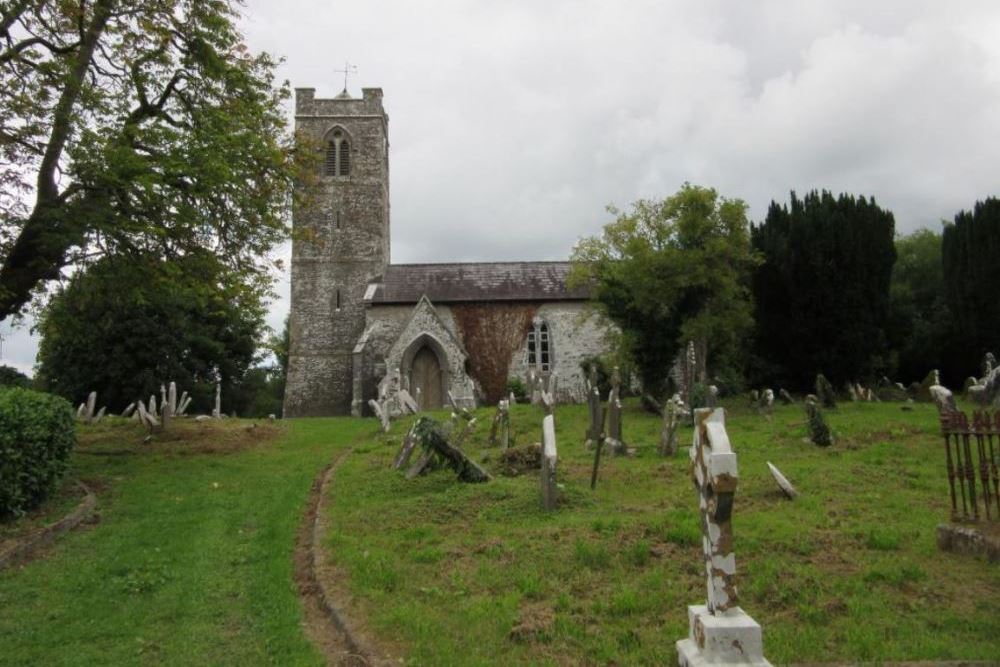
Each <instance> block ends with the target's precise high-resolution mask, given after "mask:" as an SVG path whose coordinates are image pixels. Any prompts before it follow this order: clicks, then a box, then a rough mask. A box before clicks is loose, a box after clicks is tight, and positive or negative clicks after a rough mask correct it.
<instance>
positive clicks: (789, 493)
mask: <svg viewBox="0 0 1000 667" xmlns="http://www.w3.org/2000/svg"><path fill="white" fill-rule="evenodd" d="M767 469H768V470H770V471H771V477H773V478H774V481H775V482H776V483H777V484H778V488H779V489H781V492H782V493H784V494H785V497H787V498H788V499H789V500H795V496H797V495H799V492H798V491H796V490H795V487H794V486H792V483H791V482H789V481H788V478H786V477H785V476H784V475H782V474H781V471H780V470H778V468H777V466H775V465H774V464H773V463H771V462H770V461H768V462H767Z"/></svg>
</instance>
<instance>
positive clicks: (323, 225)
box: [284, 88, 607, 417]
mask: <svg viewBox="0 0 1000 667" xmlns="http://www.w3.org/2000/svg"><path fill="white" fill-rule="evenodd" d="M388 126H389V117H388V116H387V115H386V113H385V110H384V109H383V107H382V90H381V89H379V88H365V89H363V91H362V97H361V98H360V99H358V98H353V97H351V96H350V95H349V94H348V93H347V91H346V90H345V91H344V92H343V93H341V94H340V95H338V96H336V97H335V98H333V99H317V98H316V97H315V90H314V89H312V88H299V89H296V91H295V128H296V131H297V132H298V133H300V134H301V135H304V136H306V137H308V138H310V139H311V140H312V141H313V142H315V145H316V146H317V150H319V151H322V155H321V158H322V159H320V160H319V161H318V162H319V164H318V169H319V170H320V173H319V174H318V177H317V179H316V180H317V181H318V183H315V184H311V185H310V188H309V191H308V192H306V191H305V190H302V191H300V192H297V193H296V194H297V195H300V196H297V197H296V203H295V205H294V209H293V213H292V224H293V228H294V231H295V236H294V240H293V242H292V265H291V313H290V322H289V326H290V338H291V340H290V350H289V360H288V378H287V384H286V388H285V406H284V407H285V411H284V414H285V416H286V417H301V416H321V415H347V414H354V415H362V414H366V411H367V404H368V400H369V399H372V398H376V397H377V396H380V395H391V394H392V392H394V391H397V390H398V389H399V388H406V389H408V390H409V392H410V394H411V395H412V396H414V397H415V399H416V400H417V402H418V403H419V404H420V407H421V409H435V408H440V407H443V406H445V405H447V401H448V399H447V397H448V394H449V393H450V394H451V395H452V396H453V397H454V399H455V401H456V402H457V403H459V404H460V405H462V406H463V407H475V406H477V405H482V404H486V403H495V402H496V401H497V400H499V399H500V398H502V397H504V396H506V393H507V383H508V380H509V379H511V378H517V379H520V380H521V381H522V382H523V383H524V384H525V385H526V387H528V389H529V390H530V389H531V387H532V386H535V387H537V386H541V387H544V388H546V389H547V390H549V391H552V392H553V393H554V395H555V398H556V400H557V401H561V402H571V401H582V400H584V398H585V393H586V389H585V380H584V375H585V374H584V372H583V369H582V368H581V362H583V361H584V360H585V359H587V358H590V357H593V356H597V355H600V354H602V353H603V352H604V351H605V350H606V349H607V344H606V342H605V329H604V327H603V325H601V324H600V323H599V321H598V319H597V317H596V316H595V315H593V314H592V313H590V312H589V311H588V309H587V308H586V301H587V297H588V295H587V292H586V290H585V289H579V288H577V289H570V288H569V287H568V286H567V283H566V279H567V276H568V273H569V262H476V263H458V262H456V263H444V264H390V263H389V258H390V254H389V249H390V224H389V210H390V206H389V135H388Z"/></svg>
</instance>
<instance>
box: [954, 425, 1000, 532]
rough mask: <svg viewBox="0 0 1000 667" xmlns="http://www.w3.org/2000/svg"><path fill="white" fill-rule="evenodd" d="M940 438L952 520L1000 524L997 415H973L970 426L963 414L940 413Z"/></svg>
mask: <svg viewBox="0 0 1000 667" xmlns="http://www.w3.org/2000/svg"><path fill="white" fill-rule="evenodd" d="M941 434H942V435H943V436H944V451H945V456H946V459H947V463H948V484H949V485H950V487H951V515H952V518H953V519H962V520H966V521H968V520H973V521H978V520H980V519H981V518H985V519H986V520H988V521H1000V474H998V464H1000V411H998V412H996V413H994V414H992V415H991V414H990V413H989V412H986V411H975V412H973V413H972V421H971V422H970V421H969V417H968V415H967V414H965V413H964V412H961V411H957V410H955V411H950V410H946V411H944V412H942V413H941ZM977 474H978V477H979V485H978V486H979V488H978V490H977V488H976V487H977V484H976V476H977ZM956 481H957V483H958V493H957V494H956V492H955V486H956ZM959 501H961V505H962V506H961V511H959ZM980 505H982V508H983V515H980Z"/></svg>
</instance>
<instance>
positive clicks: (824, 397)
mask: <svg viewBox="0 0 1000 667" xmlns="http://www.w3.org/2000/svg"><path fill="white" fill-rule="evenodd" d="M816 395H817V396H818V397H819V400H820V402H821V403H822V404H823V407H824V408H829V409H830V410H833V409H834V408H836V407H837V394H836V393H835V392H834V391H833V385H832V384H830V381H829V380H827V379H826V376H825V375H823V374H822V373H820V374H819V375H817V376H816Z"/></svg>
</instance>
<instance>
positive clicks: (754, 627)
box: [677, 605, 771, 667]
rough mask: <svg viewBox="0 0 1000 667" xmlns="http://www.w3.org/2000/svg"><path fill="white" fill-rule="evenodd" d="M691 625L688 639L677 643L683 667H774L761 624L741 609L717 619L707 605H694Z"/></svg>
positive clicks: (689, 612)
mask: <svg viewBox="0 0 1000 667" xmlns="http://www.w3.org/2000/svg"><path fill="white" fill-rule="evenodd" d="M688 624H689V632H688V638H687V639H681V640H680V641H678V642H677V661H678V664H679V665H680V667H701V666H702V665H744V666H748V665H750V666H754V667H770V665H771V663H770V662H768V661H767V660H766V659H765V658H764V645H763V641H762V640H761V633H760V625H759V624H758V623H757V621H755V620H753V619H752V618H750V616H749V615H748V614H747V613H745V612H744V611H743V610H742V609H740V608H739V607H734V608H733V609H730V610H729V611H728V612H726V613H725V614H719V615H718V616H716V615H713V614H710V613H709V612H708V607H706V606H705V605H691V606H690V607H688Z"/></svg>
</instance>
